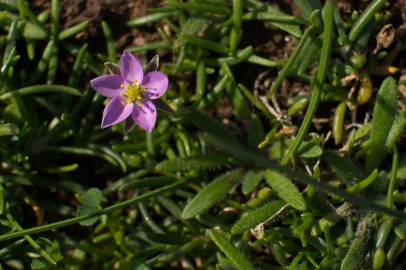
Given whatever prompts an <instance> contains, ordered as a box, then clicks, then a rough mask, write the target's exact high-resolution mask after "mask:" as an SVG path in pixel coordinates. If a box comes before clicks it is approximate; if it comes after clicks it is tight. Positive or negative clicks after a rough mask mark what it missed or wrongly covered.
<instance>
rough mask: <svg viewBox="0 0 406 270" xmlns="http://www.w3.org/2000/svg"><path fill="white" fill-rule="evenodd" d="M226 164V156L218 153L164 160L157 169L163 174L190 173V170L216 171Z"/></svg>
mask: <svg viewBox="0 0 406 270" xmlns="http://www.w3.org/2000/svg"><path fill="white" fill-rule="evenodd" d="M226 164H227V157H226V156H224V155H222V154H218V153H212V154H206V155H197V156H192V157H185V158H173V159H168V160H164V161H162V162H160V163H159V164H158V165H157V166H156V169H157V170H158V171H162V172H188V171H190V170H209V169H215V168H218V167H219V166H223V165H226Z"/></svg>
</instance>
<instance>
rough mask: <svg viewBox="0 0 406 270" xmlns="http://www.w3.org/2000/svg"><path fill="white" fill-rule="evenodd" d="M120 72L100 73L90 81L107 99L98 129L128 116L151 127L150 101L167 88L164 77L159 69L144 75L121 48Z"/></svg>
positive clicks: (152, 110)
mask: <svg viewBox="0 0 406 270" xmlns="http://www.w3.org/2000/svg"><path fill="white" fill-rule="evenodd" d="M119 67H120V72H119V73H120V74H114V75H102V76H100V77H97V78H95V79H93V80H91V81H90V84H91V86H92V87H93V88H94V90H96V91H97V92H98V93H99V94H100V95H102V96H105V97H108V98H110V100H109V102H108V103H107V105H106V107H105V108H104V111H103V118H102V124H101V127H102V128H106V127H109V126H111V125H114V124H118V123H120V122H122V121H124V120H126V119H127V117H129V116H130V115H131V117H132V119H133V120H134V122H135V123H136V124H137V125H138V126H139V127H140V128H142V129H144V130H145V131H147V132H151V130H152V129H153V128H154V126H155V122H156V108H155V105H154V103H153V102H152V100H154V99H157V98H160V97H161V96H162V95H163V94H165V92H166V89H167V88H168V77H167V76H166V75H165V74H164V73H162V72H159V71H151V72H148V73H146V74H144V71H143V69H142V66H141V64H140V62H139V61H138V59H137V58H136V57H135V56H134V55H132V54H131V53H129V52H127V51H124V53H123V54H122V56H121V59H120V65H119Z"/></svg>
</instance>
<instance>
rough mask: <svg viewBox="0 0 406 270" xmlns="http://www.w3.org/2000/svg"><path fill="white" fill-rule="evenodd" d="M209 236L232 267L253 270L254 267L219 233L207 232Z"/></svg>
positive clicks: (240, 269)
mask: <svg viewBox="0 0 406 270" xmlns="http://www.w3.org/2000/svg"><path fill="white" fill-rule="evenodd" d="M209 236H210V238H211V239H212V240H213V242H214V243H215V244H216V246H217V247H218V248H219V249H220V250H221V251H222V252H223V253H224V254H225V255H226V256H227V258H229V259H230V261H231V262H232V263H233V265H234V266H235V267H236V268H237V269H239V270H251V269H252V270H254V269H255V267H254V266H253V265H252V264H251V263H250V262H249V261H248V259H247V258H246V257H245V256H244V255H243V254H241V252H240V251H239V250H238V249H237V248H236V247H235V246H234V245H233V244H232V243H231V242H230V241H228V240H227V239H226V238H225V237H224V236H223V235H222V233H221V232H217V231H215V230H211V231H209Z"/></svg>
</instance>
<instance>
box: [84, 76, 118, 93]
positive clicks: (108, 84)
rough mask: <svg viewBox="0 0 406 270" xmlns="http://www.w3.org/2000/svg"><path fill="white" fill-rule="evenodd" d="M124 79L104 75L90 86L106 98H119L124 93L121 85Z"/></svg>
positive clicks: (92, 81)
mask: <svg viewBox="0 0 406 270" xmlns="http://www.w3.org/2000/svg"><path fill="white" fill-rule="evenodd" d="M122 83H124V79H123V78H122V77H121V76H118V75H103V76H100V77H97V78H95V79H93V80H91V81H90V85H91V86H92V87H93V89H94V90H96V91H97V92H98V93H99V94H100V95H102V96H105V97H118V96H120V94H121V92H122V91H123V90H122V89H121V88H120V85H121V84H122Z"/></svg>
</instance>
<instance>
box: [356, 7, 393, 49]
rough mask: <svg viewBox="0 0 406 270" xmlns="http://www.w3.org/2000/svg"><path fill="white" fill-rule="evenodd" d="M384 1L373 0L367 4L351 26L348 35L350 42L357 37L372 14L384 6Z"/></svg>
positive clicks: (371, 17) (372, 16)
mask: <svg viewBox="0 0 406 270" xmlns="http://www.w3.org/2000/svg"><path fill="white" fill-rule="evenodd" d="M385 3H386V0H375V1H373V2H372V3H370V4H369V5H368V7H367V8H366V9H365V10H364V12H363V13H362V14H361V16H359V18H358V19H357V21H356V22H355V23H354V25H353V26H352V28H351V31H350V34H349V35H348V39H349V41H350V43H353V42H354V41H355V40H356V39H357V37H358V36H359V35H360V34H361V32H362V30H364V28H365V27H366V26H367V25H368V23H369V22H370V21H371V20H372V19H373V18H374V15H375V14H376V13H378V12H379V11H380V10H381V9H382V8H383V7H384V5H385Z"/></svg>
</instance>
